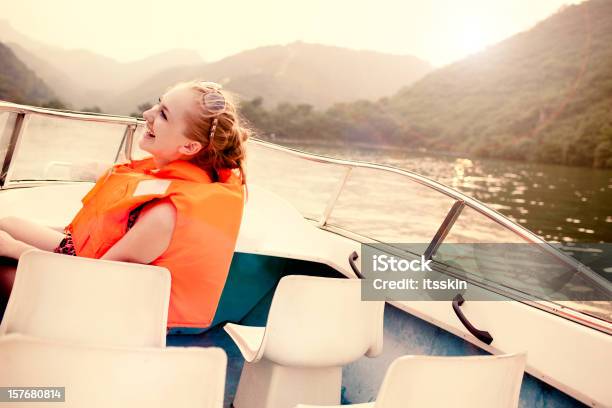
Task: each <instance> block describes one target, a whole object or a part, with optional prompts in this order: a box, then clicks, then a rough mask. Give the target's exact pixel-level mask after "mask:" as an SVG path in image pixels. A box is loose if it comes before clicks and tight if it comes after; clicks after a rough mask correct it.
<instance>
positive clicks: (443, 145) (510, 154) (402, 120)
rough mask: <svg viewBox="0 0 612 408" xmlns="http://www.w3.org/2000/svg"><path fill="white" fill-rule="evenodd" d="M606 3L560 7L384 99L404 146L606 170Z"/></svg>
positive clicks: (610, 77) (611, 12)
mask: <svg viewBox="0 0 612 408" xmlns="http://www.w3.org/2000/svg"><path fill="white" fill-rule="evenodd" d="M610 44H612V1H609V0H590V1H587V2H583V3H581V4H579V5H573V6H566V7H563V8H562V9H560V10H559V11H558V12H557V13H555V14H554V15H552V16H551V17H549V18H547V19H546V20H544V21H542V22H540V23H539V24H537V25H536V26H535V27H533V28H532V29H530V30H528V31H525V32H522V33H520V34H517V35H515V36H513V37H511V38H509V39H507V40H505V41H503V42H501V43H499V44H497V45H495V46H492V47H490V48H489V49H487V50H485V51H483V52H481V53H479V54H476V55H473V56H471V57H469V58H466V59H464V60H462V61H459V62H456V63H454V64H452V65H449V66H447V67H444V68H442V69H439V70H436V71H434V72H432V73H430V74H429V75H427V76H426V77H425V78H423V79H422V80H421V81H419V82H417V83H416V84H414V85H413V86H410V87H406V88H404V89H403V90H401V91H400V92H399V93H397V94H396V95H395V96H393V97H392V98H391V99H390V101H389V108H390V109H391V111H393V112H394V114H395V116H396V118H397V127H398V128H401V129H403V130H402V131H401V132H400V133H401V134H402V137H403V140H404V143H406V144H413V143H415V144H418V145H423V146H425V147H428V148H431V149H436V150H446V151H450V150H453V151H459V152H464V153H468V154H475V155H479V156H491V157H500V158H507V159H518V160H528V161H540V162H551V163H561V164H570V165H585V166H596V167H612V47H610Z"/></svg>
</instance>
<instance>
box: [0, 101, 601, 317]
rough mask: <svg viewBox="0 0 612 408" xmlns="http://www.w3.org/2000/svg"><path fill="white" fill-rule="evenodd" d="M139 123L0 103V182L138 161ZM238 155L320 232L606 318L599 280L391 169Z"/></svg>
mask: <svg viewBox="0 0 612 408" xmlns="http://www.w3.org/2000/svg"><path fill="white" fill-rule="evenodd" d="M143 130H144V125H143V122H142V121H137V120H135V119H132V118H123V117H111V116H104V115H84V114H77V113H72V112H58V111H51V110H46V109H39V108H30V107H24V106H20V105H14V104H8V103H4V102H0V164H2V169H1V170H2V173H1V174H0V186H1V187H2V188H3V189H4V188H10V187H16V186H20V185H24V184H29V183H41V182H48V181H53V182H58V181H60V182H65V181H95V178H96V176H97V175H99V170H100V168H104V167H106V168H108V167H110V166H111V165H112V164H114V163H116V162H120V161H124V160H126V159H127V158H128V157H129V158H142V157H144V155H145V153H144V152H142V151H140V150H139V149H138V147H137V143H136V141H137V140H138V138H139V135H141V134H142V132H143ZM248 155H249V159H248V162H247V163H248V168H247V171H248V180H249V182H250V183H254V184H257V185H259V186H261V187H263V188H265V189H267V190H269V191H271V192H273V193H276V194H277V195H279V196H280V197H282V198H283V199H285V200H287V201H288V202H289V203H291V204H292V205H293V206H294V207H295V208H296V209H297V210H298V211H299V212H300V213H301V214H302V215H303V216H304V217H305V218H307V219H309V220H312V221H313V222H314V223H316V224H317V225H318V226H319V227H320V228H323V229H327V230H330V231H332V232H334V233H337V234H342V235H345V236H347V237H350V238H352V239H355V240H357V241H359V242H362V243H368V242H374V243H384V244H385V245H390V246H395V249H398V250H401V251H408V252H411V253H413V254H418V255H420V254H425V255H430V256H432V259H433V261H434V263H437V264H440V265H443V266H444V267H445V268H446V270H451V269H452V272H453V273H455V274H460V275H461V276H462V277H464V278H465V279H466V280H468V281H471V282H474V283H476V284H478V285H480V286H483V287H485V288H487V289H490V290H492V291H496V292H497V293H501V294H502V295H506V296H509V297H513V298H516V299H519V300H521V301H524V300H529V301H535V302H538V301H545V302H553V303H554V304H555V305H558V306H563V307H565V308H570V309H572V310H574V311H577V312H580V313H584V314H588V315H590V316H594V317H597V318H599V319H603V320H606V321H608V322H610V321H612V310H611V309H612V302H611V301H610V300H611V299H612V289H611V284H610V282H609V281H607V280H606V279H604V278H602V277H601V276H599V275H597V274H596V273H594V272H593V271H592V270H590V269H589V268H587V267H586V266H584V265H582V264H580V263H578V262H576V261H575V260H573V259H572V258H570V257H569V256H566V255H564V254H563V253H562V252H561V251H558V250H557V249H555V248H553V247H552V246H550V245H549V244H547V243H545V242H544V241H542V240H541V239H540V238H539V237H537V236H536V235H535V234H533V233H531V232H530V231H528V230H526V229H525V228H523V227H521V226H519V225H517V224H514V223H513V222H511V221H510V220H508V219H507V218H505V217H503V216H501V215H500V214H498V213H497V212H495V211H494V210H492V209H490V208H488V207H486V206H484V205H483V204H482V203H480V202H478V201H476V200H474V199H472V198H470V197H467V196H465V195H463V194H461V193H459V192H457V191H454V190H452V189H450V188H448V187H446V186H444V185H441V184H439V183H437V182H435V181H432V180H429V179H427V178H425V177H422V176H419V175H417V174H414V173H411V172H408V171H404V170H401V169H395V168H391V167H385V166H380V165H376V164H368V163H361V162H352V161H346V160H340V159H333V158H328V157H323V156H319V155H313V154H309V153H304V152H299V151H296V150H292V149H288V148H284V147H281V146H277V145H273V144H270V143H266V142H262V141H258V140H252V141H251V142H249V145H248ZM509 246H512V247H509ZM432 248H433V250H432ZM428 251H429V252H428ZM509 254H511V255H512V256H509ZM525 259H529V260H531V261H532V262H531V264H529V265H526V264H525V263H524V262H523V260H525ZM500 260H501V261H500ZM561 309H563V308H562V307H559V308H548V309H547V310H550V311H552V312H553V313H557V311H558V310H561ZM560 314H561V315H563V313H560Z"/></svg>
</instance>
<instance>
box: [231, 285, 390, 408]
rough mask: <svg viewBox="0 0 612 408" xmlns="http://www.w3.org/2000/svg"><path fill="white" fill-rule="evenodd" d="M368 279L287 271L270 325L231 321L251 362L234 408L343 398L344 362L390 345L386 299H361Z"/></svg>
mask: <svg viewBox="0 0 612 408" xmlns="http://www.w3.org/2000/svg"><path fill="white" fill-rule="evenodd" d="M360 285H361V282H360V281H359V280H357V279H333V278H322V277H313V276H298V275H291V276H286V277H284V278H283V279H281V281H280V282H279V284H278V287H277V288H276V292H275V293H274V298H273V300H272V305H271V307H270V312H269V315H268V322H267V324H266V327H265V328H261V327H248V326H242V325H238V324H232V323H229V324H227V325H225V327H224V328H225V330H226V331H227V333H228V334H229V335H230V336H231V337H232V339H233V340H234V342H235V343H236V344H237V346H238V348H239V349H240V351H241V352H242V355H243V356H244V358H245V360H246V362H245V364H244V366H243V369H242V374H241V377H240V382H239V384H238V390H237V392H236V398H235V400H234V407H235V408H247V407H248V408H259V407H261V408H264V407H268V408H272V407H274V408H282V407H287V408H290V407H293V406H295V405H296V404H298V403H300V402H304V403H314V404H326V405H331V404H338V403H340V388H341V380H342V366H343V365H346V364H348V363H350V362H353V361H355V360H357V359H359V358H360V357H362V356H363V355H367V356H370V357H373V356H376V355H378V354H380V353H381V351H382V337H383V317H384V302H363V301H361V286H360Z"/></svg>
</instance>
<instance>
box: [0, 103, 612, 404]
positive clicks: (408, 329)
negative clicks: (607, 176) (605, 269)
mask: <svg viewBox="0 0 612 408" xmlns="http://www.w3.org/2000/svg"><path fill="white" fill-rule="evenodd" d="M143 131H144V122H143V121H142V120H139V119H136V118H131V117H122V116H114V115H104V114H91V113H83V112H74V111H66V110H53V109H43V108H38V107H32V106H25V105H18V104H14V103H9V102H0V163H2V169H1V173H0V215H1V216H8V215H15V216H20V217H25V218H28V219H30V220H33V221H36V222H39V223H42V224H44V225H48V226H50V227H53V228H56V229H58V230H63V228H64V226H65V225H67V224H68V223H69V221H70V220H71V219H72V216H73V215H74V214H75V213H76V212H77V211H78V209H79V208H80V199H81V198H82V197H83V196H84V195H85V193H86V192H87V191H88V190H89V189H90V188H91V186H92V184H93V181H94V180H95V174H96V169H97V166H98V164H99V163H101V164H102V166H106V167H109V166H111V165H112V164H114V163H118V162H122V161H127V160H129V159H137V158H142V157H143V154H144V152H142V151H140V150H139V149H138V147H137V143H136V141H137V140H138V138H139V137H140V136H141V135H142V133H143ZM248 156H249V159H248V200H247V203H246V207H245V214H244V217H243V222H242V226H241V230H240V235H239V239H238V243H237V247H236V252H235V255H234V258H233V261H232V265H231V269H230V273H229V277H228V281H227V283H226V286H225V288H224V291H223V295H222V297H221V301H220V304H219V308H218V311H217V314H216V315H215V318H214V321H213V324H212V326H211V327H210V328H205V329H204V328H203V329H202V330H193V329H174V330H173V331H172V332H171V333H169V335H168V337H167V345H168V346H194V345H196V346H211V345H214V346H219V347H222V348H224V349H225V350H226V352H227V354H228V356H229V362H228V368H227V382H226V395H225V403H226V405H229V404H230V403H231V402H232V400H233V397H234V394H235V392H236V387H237V383H238V379H239V376H240V370H241V367H242V364H243V360H242V357H241V356H240V353H238V352H237V349H236V346H235V345H234V344H233V342H232V341H231V339H230V338H229V337H228V336H227V334H226V333H225V332H224V331H223V329H222V327H223V324H224V323H226V322H236V323H241V324H245V325H253V326H265V323H266V318H267V313H268V311H269V308H270V303H271V300H272V296H273V294H274V289H275V287H276V285H277V284H278V282H279V280H280V279H281V278H282V277H283V276H285V275H289V274H296V275H314V276H324V277H342V278H349V279H359V278H364V280H363V282H368V281H369V280H368V277H367V274H366V273H365V272H364V271H363V270H364V269H365V268H364V266H365V264H364V263H362V262H361V261H362V260H363V259H368V255H367V254H366V251H369V250H371V249H372V248H373V249H374V250H375V251H378V253H384V254H387V255H389V256H402V257H404V258H406V259H427V260H430V261H431V262H430V265H431V267H432V270H433V272H432V274H433V275H431V276H434V275H435V277H437V278H440V277H444V278H453V279H457V278H459V279H462V280H465V281H466V282H468V283H469V285H470V286H469V288H468V290H463V291H459V292H458V291H456V290H450V292H452V293H450V292H448V291H447V292H448V293H447V292H444V294H443V295H439V294H437V293H434V292H432V291H427V290H421V291H416V292H414V293H413V295H411V296H412V297H410V298H407V299H399V298H387V297H385V298H384V299H383V300H386V308H385V315H384V349H383V352H382V354H381V355H380V356H378V357H377V358H363V359H360V360H358V361H356V362H354V363H351V364H349V365H348V366H346V367H345V368H344V371H343V380H342V381H343V383H342V402H343V403H361V402H368V401H372V400H374V399H375V398H376V394H377V391H378V388H379V386H380V384H381V382H382V380H383V376H384V374H385V371H386V369H387V367H388V366H389V365H390V364H391V362H392V361H393V360H394V359H395V358H397V357H399V356H402V355H406V354H412V355H440V356H472V355H475V356H482V355H489V354H509V353H524V352H526V353H527V366H526V375H525V376H524V378H523V382H522V388H521V394H520V406H524V407H531V406H541V407H549V406H550V407H571V406H584V405H586V406H594V407H605V406H612V388H611V387H610V386H609V385H610V383H609V370H610V367H612V336H611V335H612V302H611V301H612V296H611V295H612V288H611V285H610V282H609V281H607V280H606V279H605V278H603V277H601V276H600V275H598V274H597V273H595V272H593V271H592V270H590V269H589V268H588V267H587V266H585V265H583V264H581V263H579V262H577V261H576V260H575V259H574V258H572V257H570V256H568V255H567V254H566V253H564V252H562V251H560V250H559V249H558V248H556V247H554V246H553V245H550V244H548V243H546V242H545V241H543V240H542V239H541V238H539V237H538V236H537V235H536V234H534V233H532V232H531V231H529V230H527V229H525V228H524V227H522V226H520V225H518V224H516V223H514V222H512V221H511V220H509V219H507V218H506V217H504V216H502V215H501V214H499V213H498V212H496V211H495V210H493V209H491V208H489V207H487V206H486V205H485V204H483V203H481V202H479V201H477V200H475V199H473V198H471V197H468V196H466V195H464V194H462V193H460V192H458V191H455V190H453V189H451V188H449V187H447V186H445V185H442V184H440V183H438V182H436V181H433V180H430V179H428V178H426V177H423V176H421V175H418V174H415V173H412V172H410V171H407V170H403V169H399V168H394V167H389V166H383V165H378V164H373V163H363V162H356V161H350V160H344V159H337V158H330V157H325V156H322V155H316V154H311V153H307V152H303V151H298V150H295V149H290V148H287V147H283V146H279V145H276V144H273V143H270V142H266V141H263V140H258V139H252V140H250V141H249V144H248ZM92 163H96V164H95V165H92ZM487 248H489V249H491V248H493V249H491V251H493V252H495V251H498V252H499V251H502V252H504V253H505V255H506V256H505V257H503V261H504V262H508V261H509V260H517V262H518V263H517V264H514V265H513V267H514V269H512V268H510V269H512V270H509V269H508V268H503V267H499V259H498V258H496V256H497V257H498V255H499V254H497V255H495V256H492V258H491V260H490V262H488V261H487V262H484V263H482V262H481V263H479V262H476V263H474V259H475V258H474V257H473V254H474V253H476V252H479V253H481V254H482V253H484V252H486V251H488V249H487ZM487 254H488V253H487ZM487 254H485V255H487ZM471 256H472V257H471ZM487 256H488V255H487ZM421 257H423V258H421ZM485 258H486V256H485ZM493 258H495V259H493ZM479 259H481V258H479ZM496 259H497V260H496ZM525 259H532V260H533V259H538V260H539V261H538V262H539V263H536V266H537V267H533V265H531V266H529V265H526V264H522V263H521V262H523V261H524V260H525ZM496 262H497V263H496ZM360 263H361V265H360ZM545 265H549V266H550V265H553V266H552V267H545ZM517 268H518V269H521V268H523V269H521V272H520V273H516V270H517ZM370 280H371V279H370ZM364 284H365V283H364ZM451 289H452V288H451ZM578 294H580V295H578Z"/></svg>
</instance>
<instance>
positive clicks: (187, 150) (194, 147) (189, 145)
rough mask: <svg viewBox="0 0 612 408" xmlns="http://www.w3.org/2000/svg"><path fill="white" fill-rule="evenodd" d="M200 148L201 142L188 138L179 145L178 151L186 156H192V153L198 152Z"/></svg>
mask: <svg viewBox="0 0 612 408" xmlns="http://www.w3.org/2000/svg"><path fill="white" fill-rule="evenodd" d="M200 150H202V143H200V142H198V141H196V140H190V141H188V142H186V143H185V144H184V145H182V146H180V147H179V153H181V154H184V155H186V156H193V155H194V154H198V153H199V152H200Z"/></svg>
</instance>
